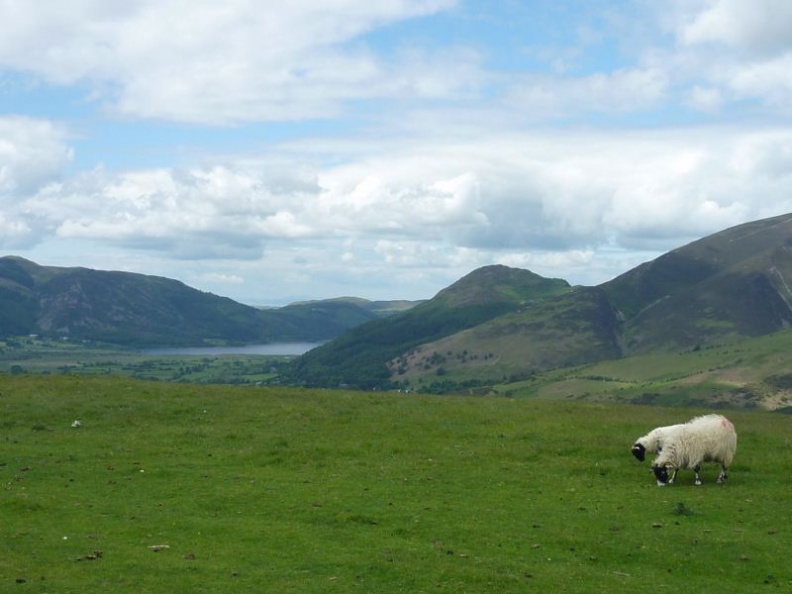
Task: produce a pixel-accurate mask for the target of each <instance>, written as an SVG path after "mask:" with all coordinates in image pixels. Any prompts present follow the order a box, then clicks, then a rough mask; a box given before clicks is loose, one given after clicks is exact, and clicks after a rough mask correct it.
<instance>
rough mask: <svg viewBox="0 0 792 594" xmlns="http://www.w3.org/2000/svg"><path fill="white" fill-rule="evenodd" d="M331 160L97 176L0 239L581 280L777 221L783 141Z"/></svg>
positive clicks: (785, 157) (503, 149)
mask: <svg viewBox="0 0 792 594" xmlns="http://www.w3.org/2000/svg"><path fill="white" fill-rule="evenodd" d="M346 150H347V152H346V160H347V162H346V164H345V165H336V166H322V165H316V164H313V165H312V164H310V159H311V155H305V158H304V160H303V161H289V160H287V159H284V158H280V159H277V160H275V161H269V160H267V159H266V158H261V159H260V160H258V161H257V160H254V159H251V158H247V159H240V160H237V161H235V160H232V159H226V160H225V161H223V162H222V163H220V162H218V163H217V164H215V165H205V166H202V167H194V168H185V169H175V168H159V169H141V170H132V171H124V172H114V171H108V170H104V169H101V168H98V169H95V170H92V171H89V172H83V173H82V174H80V175H78V176H75V177H73V178H71V179H69V180H67V181H62V182H58V183H50V184H48V185H46V186H44V187H42V188H41V189H40V190H39V191H38V192H36V193H35V195H33V196H31V197H29V198H27V199H24V200H22V202H21V203H20V206H19V208H18V210H17V211H16V218H15V219H13V220H11V221H9V220H7V219H2V220H0V224H2V225H3V226H4V227H5V228H7V229H8V230H9V231H8V232H9V233H12V232H15V233H16V235H17V236H18V235H20V234H24V233H28V235H32V234H33V233H34V232H33V231H30V232H28V229H33V230H35V233H37V234H39V236H40V237H41V238H44V237H58V238H60V239H62V240H75V239H76V240H80V241H93V242H101V243H102V244H104V245H108V246H118V247H132V248H135V249H137V250H144V251H149V252H153V253H159V254H161V255H162V256H163V257H164V256H165V255H170V256H173V257H176V258H181V259H188V260H205V261H208V260H215V261H219V260H228V259H234V258H235V259H241V260H249V261H256V260H258V259H261V258H262V257H263V258H265V259H268V258H269V256H270V255H272V254H279V256H278V257H279V258H282V259H283V260H284V261H292V260H294V261H296V262H302V264H301V266H313V264H311V263H316V262H317V261H320V260H321V261H322V262H325V261H327V263H325V264H322V265H321V266H319V267H318V270H323V269H324V270H325V271H328V270H330V269H332V268H335V267H337V265H341V266H343V265H344V264H339V262H341V261H342V260H343V261H344V262H351V261H354V262H355V265H356V267H359V268H360V269H366V267H370V266H375V265H377V266H387V267H394V268H405V269H407V268H416V267H417V268H446V269H454V270H463V268H464V267H465V265H468V266H470V267H471V268H472V267H475V266H476V265H481V264H483V263H487V262H492V261H495V262H504V263H508V262H513V263H514V262H521V261H522V262H529V263H533V264H534V265H535V266H541V267H542V270H543V272H546V273H548V274H551V275H552V274H553V272H552V270H550V269H549V268H550V266H551V264H553V263H558V264H559V265H560V266H563V268H564V270H570V271H572V270H575V269H577V270H578V274H579V275H582V274H589V273H590V272H591V271H588V272H587V271H586V269H587V268H590V267H591V264H590V263H591V260H592V258H596V257H597V256H596V255H592V254H599V253H600V252H601V251H602V250H611V251H614V250H615V251H616V252H618V251H619V250H622V251H625V250H628V249H639V250H654V251H664V250H667V249H671V248H673V247H676V246H678V245H681V244H682V243H684V242H686V241H689V240H691V239H694V238H696V237H700V236H703V235H706V234H708V233H712V232H715V231H718V230H720V229H723V228H726V227H728V226H731V225H734V224H738V223H740V222H742V221H745V220H749V219H752V218H761V217H763V216H770V215H773V214H779V213H781V212H785V211H792V198H790V196H792V174H790V173H789V172H790V171H792V130H777V131H772V132H771V131H767V132H763V131H751V132H748V131H737V132H735V131H729V130H725V129H714V128H713V129H689V130H677V131H673V132H649V131H644V132H641V133H638V132H636V133H631V134H628V133H623V134H621V135H619V136H615V137H614V136H611V135H609V134H607V133H599V132H593V131H592V132H588V133H572V132H567V133H554V134H551V133H547V134H538V133H533V134H529V133H525V134H512V135H509V136H507V137H504V136H502V135H491V136H489V135H483V136H480V137H478V138H476V139H471V140H469V141H465V142H462V141H455V142H450V143H449V142H444V141H439V140H437V139H430V138H424V139H415V140H412V141H402V142H400V143H394V144H388V145H379V148H377V149H374V148H373V147H372V145H370V144H368V143H365V142H361V143H360V144H359V145H358V147H357V151H358V152H357V153H355V151H354V150H352V145H350V146H348V147H347V149H346ZM33 213H35V215H34V214H33ZM14 230H15V231H14ZM320 245H321V246H322V247H321V248H319V247H318V246H320ZM265 254H267V255H265ZM463 273H464V271H463ZM556 275H558V273H556Z"/></svg>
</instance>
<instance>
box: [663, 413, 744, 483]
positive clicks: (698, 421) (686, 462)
mask: <svg viewBox="0 0 792 594" xmlns="http://www.w3.org/2000/svg"><path fill="white" fill-rule="evenodd" d="M736 451H737V433H736V432H735V430H734V425H733V424H732V422H731V421H729V419H727V418H726V417H724V416H722V415H704V416H701V417H696V418H694V419H691V420H690V421H688V422H687V423H685V424H684V425H683V426H682V427H680V428H679V429H677V430H676V431H674V432H673V434H672V435H670V436H667V438H666V439H665V440H664V442H663V446H662V450H661V451H660V453H659V454H658V456H657V458H655V460H654V462H652V471H653V472H654V475H655V478H656V479H657V485H658V486H660V487H662V486H664V485H665V484H666V483H668V482H669V476H668V471H669V469H671V470H672V471H673V473H674V474H675V473H676V471H677V469H679V468H692V469H693V471H694V472H695V473H696V482H695V484H696V485H700V484H701V474H700V471H701V463H702V462H720V465H721V472H720V474H719V475H718V479H717V481H716V482H717V483H722V482H723V481H725V480H726V479H727V478H728V472H729V466H731V463H732V461H733V460H734V454H735V452H736Z"/></svg>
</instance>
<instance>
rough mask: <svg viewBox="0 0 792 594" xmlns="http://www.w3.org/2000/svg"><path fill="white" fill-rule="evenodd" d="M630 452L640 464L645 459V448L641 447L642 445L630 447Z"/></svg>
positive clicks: (637, 444)
mask: <svg viewBox="0 0 792 594" xmlns="http://www.w3.org/2000/svg"><path fill="white" fill-rule="evenodd" d="M631 451H632V453H633V456H635V457H636V458H638V460H639V461H641V462H643V461H644V458H646V448H645V447H644V446H643V444H640V443H636V444H635V445H634V446H633V447H632V450H631Z"/></svg>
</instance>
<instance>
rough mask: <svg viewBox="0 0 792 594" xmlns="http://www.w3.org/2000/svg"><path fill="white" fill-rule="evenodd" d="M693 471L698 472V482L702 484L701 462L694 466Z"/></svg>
mask: <svg viewBox="0 0 792 594" xmlns="http://www.w3.org/2000/svg"><path fill="white" fill-rule="evenodd" d="M693 472H695V473H696V484H697V485H700V484H701V474H700V473H701V464H696V465H695V466H694V467H693Z"/></svg>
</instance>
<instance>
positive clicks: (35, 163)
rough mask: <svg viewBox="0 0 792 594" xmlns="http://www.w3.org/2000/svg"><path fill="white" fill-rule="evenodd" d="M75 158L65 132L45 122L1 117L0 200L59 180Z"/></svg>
mask: <svg viewBox="0 0 792 594" xmlns="http://www.w3.org/2000/svg"><path fill="white" fill-rule="evenodd" d="M71 159H72V150H71V148H69V146H68V145H67V144H66V134H65V131H64V130H63V129H61V128H60V127H58V126H57V125H55V124H53V123H52V122H48V121H46V120H38V119H32V118H25V117H9V116H5V117H4V116H0V201H2V200H3V197H4V196H5V197H6V199H9V198H10V199H11V200H12V201H14V200H17V199H19V197H23V196H25V195H27V194H29V193H31V192H35V191H36V190H37V189H38V188H40V187H41V186H43V185H44V184H46V183H48V182H50V181H52V180H54V179H56V178H58V177H59V176H60V175H61V173H62V170H63V167H64V166H65V165H66V164H67V163H68V162H69V161H71Z"/></svg>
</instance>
